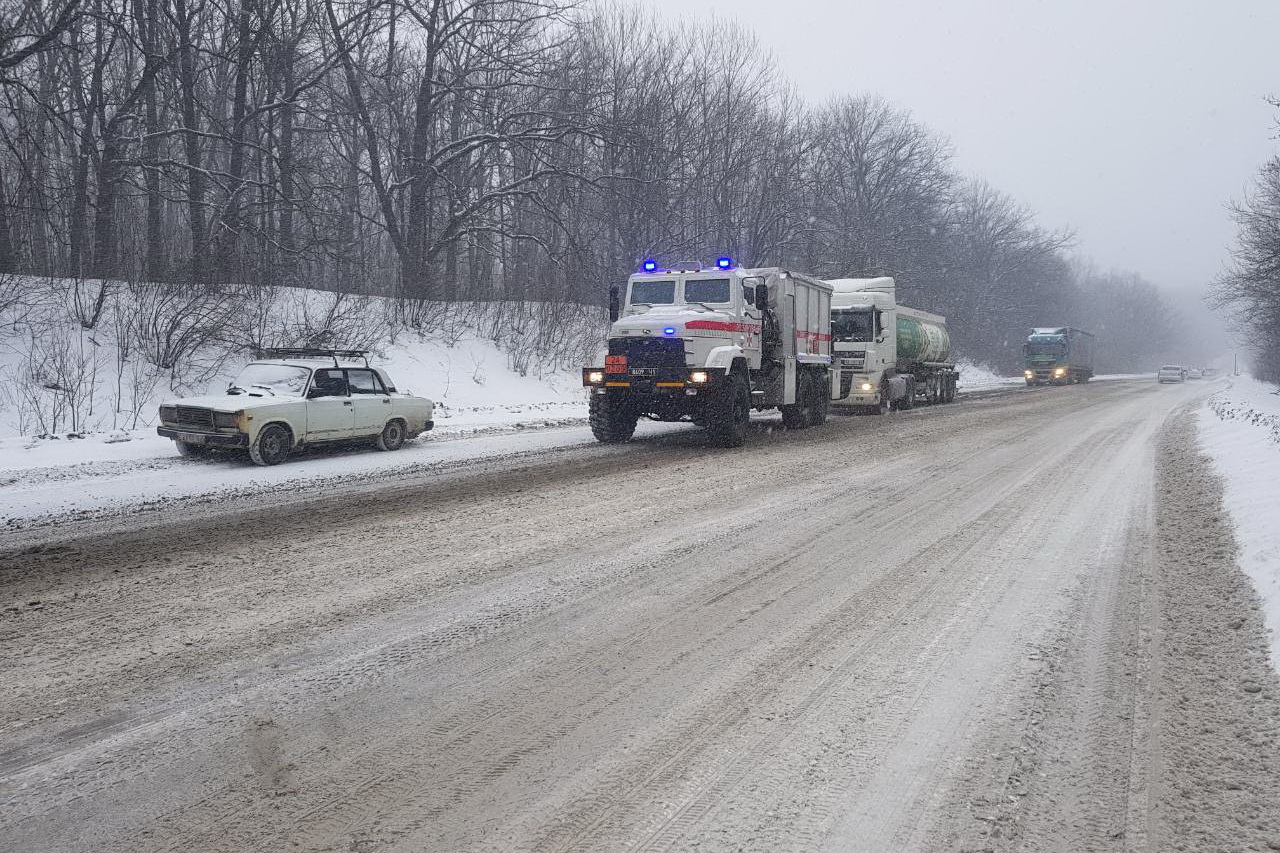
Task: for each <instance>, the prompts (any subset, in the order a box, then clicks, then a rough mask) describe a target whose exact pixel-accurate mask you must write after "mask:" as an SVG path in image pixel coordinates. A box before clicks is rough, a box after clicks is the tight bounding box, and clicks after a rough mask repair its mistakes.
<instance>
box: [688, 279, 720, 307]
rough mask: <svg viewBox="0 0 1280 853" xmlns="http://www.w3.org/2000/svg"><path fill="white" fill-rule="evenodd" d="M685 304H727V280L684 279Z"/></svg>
mask: <svg viewBox="0 0 1280 853" xmlns="http://www.w3.org/2000/svg"><path fill="white" fill-rule="evenodd" d="M684 301H685V302H728V301H729V279H727V278H700V279H686V280H685V283H684Z"/></svg>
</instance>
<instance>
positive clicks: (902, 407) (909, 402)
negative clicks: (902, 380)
mask: <svg viewBox="0 0 1280 853" xmlns="http://www.w3.org/2000/svg"><path fill="white" fill-rule="evenodd" d="M915 405H916V378H915V377H914V376H908V377H907V391H906V393H905V394H903V395H902V399H901V400H899V401H898V405H897V406H895V408H896V409H897V410H898V411H900V412H905V411H907V410H908V409H913V408H915Z"/></svg>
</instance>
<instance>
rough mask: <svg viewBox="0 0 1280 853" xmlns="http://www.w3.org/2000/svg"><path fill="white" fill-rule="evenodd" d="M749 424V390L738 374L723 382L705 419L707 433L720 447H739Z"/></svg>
mask: <svg viewBox="0 0 1280 853" xmlns="http://www.w3.org/2000/svg"><path fill="white" fill-rule="evenodd" d="M750 422H751V389H749V388H748V387H747V383H746V381H745V380H744V379H743V378H742V377H741V376H739V375H738V374H736V373H735V374H733V375H731V376H730V377H729V379H728V381H726V382H725V384H724V387H723V388H722V389H721V393H720V394H719V395H717V399H716V401H715V403H714V404H713V411H711V412H710V413H709V416H708V418H707V431H708V432H710V433H711V439H712V441H714V442H715V443H716V444H719V445H720V446H721V447H741V446H742V445H743V443H745V442H746V440H747V429H748V426H749V425H750Z"/></svg>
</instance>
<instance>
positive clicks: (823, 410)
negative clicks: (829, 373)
mask: <svg viewBox="0 0 1280 853" xmlns="http://www.w3.org/2000/svg"><path fill="white" fill-rule="evenodd" d="M824 378H825V377H823V376H822V374H818V373H815V374H814V376H813V382H812V383H811V385H812V388H813V409H812V411H811V413H810V415H809V426H822V425H823V424H825V423H826V422H827V412H828V411H829V410H830V409H831V386H830V385H829V384H828V383H827V382H825V381H824Z"/></svg>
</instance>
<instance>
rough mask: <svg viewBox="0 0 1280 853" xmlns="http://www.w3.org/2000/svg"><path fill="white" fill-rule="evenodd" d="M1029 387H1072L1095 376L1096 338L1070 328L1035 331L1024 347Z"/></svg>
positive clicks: (1060, 327)
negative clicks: (1094, 354) (1094, 347)
mask: <svg viewBox="0 0 1280 853" xmlns="http://www.w3.org/2000/svg"><path fill="white" fill-rule="evenodd" d="M1022 360H1023V366H1024V368H1025V369H1024V370H1023V376H1024V377H1025V378H1026V380H1027V384H1028V385H1069V384H1071V383H1072V382H1088V381H1089V379H1090V378H1091V377H1092V376H1093V335H1091V334H1090V333H1088V332H1085V331H1082V330H1080V329H1073V328H1071V327H1070V326H1053V327H1050V328H1041V329H1032V330H1031V334H1030V335H1028V336H1027V342H1026V343H1025V344H1023V345H1022Z"/></svg>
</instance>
